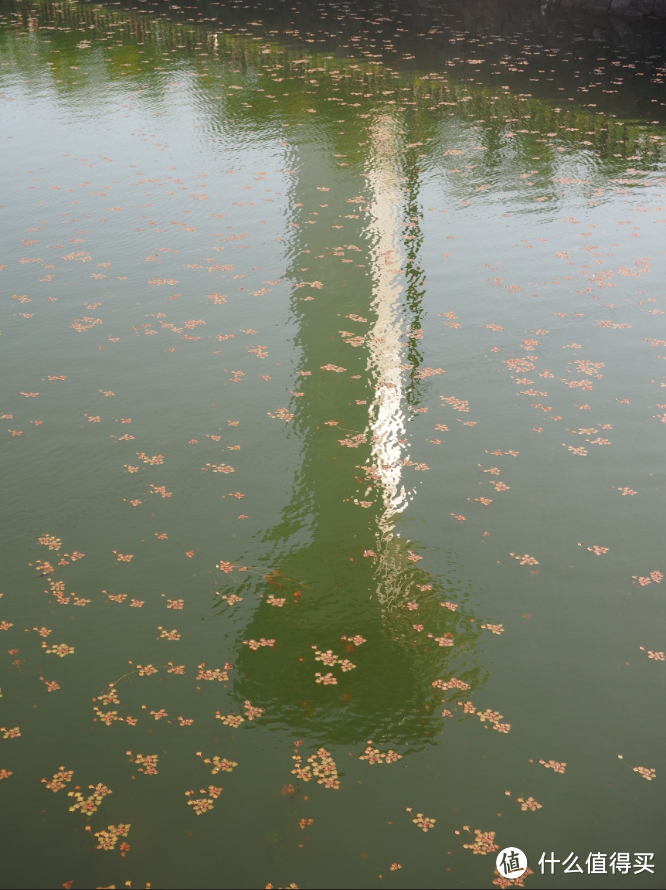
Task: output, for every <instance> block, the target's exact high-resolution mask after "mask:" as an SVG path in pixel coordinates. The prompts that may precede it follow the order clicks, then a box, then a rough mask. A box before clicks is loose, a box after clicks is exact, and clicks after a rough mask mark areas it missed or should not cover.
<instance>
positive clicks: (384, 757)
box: [358, 739, 402, 764]
mask: <svg viewBox="0 0 666 890" xmlns="http://www.w3.org/2000/svg"><path fill="white" fill-rule="evenodd" d="M358 759H359V760H367V761H368V763H371V764H372V763H396V761H398V760H402V754H398V752H397V751H394V750H393V749H392V748H389V749H388V751H380V750H379V749H378V748H373V747H372V739H368V746H367V748H366V749H365V751H364V752H363V754H361V755H360V757H359V758H358Z"/></svg>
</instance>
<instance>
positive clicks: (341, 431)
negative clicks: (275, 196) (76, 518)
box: [235, 120, 478, 744]
mask: <svg viewBox="0 0 666 890" xmlns="http://www.w3.org/2000/svg"><path fill="white" fill-rule="evenodd" d="M382 128H383V130H382V132H383V134H384V136H383V137H382V139H375V140H374V142H373V146H374V147H373V156H372V157H371V158H370V159H369V162H368V169H369V170H370V171H371V172H370V174H369V176H368V177H367V179H366V183H367V185H366V186H365V188H366V194H365V195H363V198H364V203H365V202H367V207H368V209H367V210H365V211H364V213H368V214H369V216H370V222H369V225H367V224H366V225H364V223H363V222H361V221H359V223H354V224H353V225H354V226H358V228H354V229H353V234H352V225H347V224H346V223H345V225H344V228H342V229H335V228H328V227H327V223H326V220H323V219H322V218H321V217H323V214H321V216H320V217H319V219H318V224H317V225H314V226H303V227H301V228H298V229H295V230H294V231H295V234H294V236H293V240H292V241H291V244H290V247H289V255H290V256H291V257H292V258H293V262H292V268H293V272H292V274H293V276H294V277H295V278H297V279H298V283H299V284H302V283H303V279H306V280H308V281H310V280H313V279H316V280H318V281H321V282H322V283H323V288H322V289H321V290H318V289H314V290H313V291H312V293H310V289H308V288H307V287H300V288H298V289H296V290H295V292H294V296H293V300H294V302H293V312H294V315H295V316H296V318H297V319H298V323H299V328H298V335H297V337H296V345H297V346H298V347H299V349H300V354H301V363H300V367H301V368H302V369H303V370H305V371H306V372H307V371H309V372H310V373H311V376H308V377H304V378H301V379H302V382H303V385H302V391H303V392H304V393H305V395H304V396H303V397H302V398H295V399H294V404H293V406H292V407H291V408H290V411H293V413H294V417H293V421H292V422H291V424H290V432H289V435H290V437H291V438H292V439H296V436H298V437H299V438H298V442H299V445H300V452H301V459H302V463H301V470H300V473H299V475H298V478H297V479H296V480H295V483H294V490H293V496H292V499H291V501H290V503H289V504H288V505H287V506H286V507H285V508H284V510H283V514H282V516H283V518H282V521H281V522H280V523H279V524H278V525H277V526H274V527H273V528H271V529H269V530H267V532H266V534H265V535H264V539H263V540H264V542H265V543H269V542H270V544H271V551H270V553H267V554H266V557H265V563H264V564H265V565H266V567H267V572H268V569H270V570H271V572H270V573H268V574H267V575H265V576H264V577H263V578H262V577H261V576H259V580H258V581H257V582H256V583H255V581H254V580H252V579H256V578H257V575H256V574H255V575H253V576H252V577H251V578H248V580H247V581H245V582H244V583H243V585H242V586H243V588H244V589H245V590H247V591H248V592H249V591H250V589H251V588H254V590H255V592H256V593H257V594H262V595H263V596H264V598H267V597H268V596H269V595H270V594H273V596H274V597H275V598H278V599H285V600H286V602H285V604H284V605H283V606H281V607H273V606H270V605H268V604H267V603H266V602H265V601H264V602H262V603H260V605H259V608H258V609H257V610H256V612H255V614H254V616H253V618H252V620H251V622H250V624H249V625H248V627H247V628H246V630H245V636H246V638H247V639H248V640H249V639H250V638H255V639H260V638H261V637H263V638H265V639H275V640H276V646H275V648H273V649H271V650H270V651H265V650H264V651H261V650H257V651H250V650H249V648H248V647H245V646H243V647H241V650H240V653H239V656H238V659H237V673H236V675H235V691H236V692H237V693H238V694H239V695H240V696H241V697H242V698H249V699H251V700H252V701H254V702H257V703H260V704H261V706H262V707H264V708H265V710H266V716H267V717H270V718H271V719H273V720H274V721H275V722H277V723H280V722H284V723H286V724H288V725H289V726H290V727H292V728H293V730H294V731H295V732H297V733H298V734H299V735H310V736H311V737H312V738H313V740H315V741H316V742H318V743H323V744H328V743H330V744H335V743H336V742H339V743H343V742H344V743H355V742H361V741H363V740H364V739H366V738H369V737H371V738H373V740H375V741H380V740H381V739H385V740H386V741H393V742H402V743H409V742H412V743H414V742H415V743H417V744H419V743H422V742H424V741H426V740H427V738H428V736H429V735H430V734H431V733H432V734H434V731H435V727H433V726H432V715H433V714H434V713H436V712H435V707H436V704H437V703H438V701H439V700H440V699H441V693H438V692H436V691H435V690H434V689H433V686H432V683H433V681H435V680H436V679H438V678H440V676H441V675H442V673H446V674H447V675H448V676H450V675H451V673H452V672H454V671H456V672H457V673H458V675H459V674H460V671H463V678H464V679H465V680H466V681H467V682H468V683H470V684H471V685H477V684H478V678H477V673H478V669H474V670H473V671H465V668H464V664H463V663H462V661H461V651H460V646H463V645H464V646H466V647H468V648H469V646H470V644H471V643H473V641H474V639H475V637H476V633H475V632H470V631H469V628H470V627H474V625H473V624H470V622H469V620H464V619H463V616H462V615H461V613H460V612H453V611H450V610H448V609H443V608H441V607H440V606H439V603H438V599H439V597H438V593H439V592H441V585H440V584H439V583H438V582H437V581H436V580H435V579H433V578H432V577H430V575H428V574H427V573H426V572H425V571H423V570H421V569H419V568H418V562H419V561H420V559H421V557H420V556H419V555H418V554H416V553H414V552H413V551H412V550H409V549H408V546H407V545H408V544H409V542H404V541H403V540H401V539H400V538H399V537H397V536H394V534H393V528H394V517H395V515H396V513H398V512H400V511H402V510H403V509H404V508H405V507H406V505H407V503H408V491H407V485H406V484H405V480H404V478H403V472H404V470H403V466H402V461H401V457H402V454H403V452H402V448H401V443H400V441H399V440H400V439H401V437H403V435H404V432H405V428H406V427H405V424H406V398H405V396H406V391H407V387H408V385H409V380H408V375H407V374H406V371H407V370H408V369H409V368H411V364H408V363H406V362H404V361H401V357H402V356H404V353H405V351H406V350H405V346H404V344H403V340H402V336H401V335H402V334H403V332H404V327H405V317H404V313H405V305H404V286H405V285H404V281H405V278H404V276H403V275H402V274H400V275H399V274H395V273H396V272H398V271H399V270H401V269H402V267H403V260H404V259H405V255H406V253H407V251H406V250H405V242H404V240H403V237H404V236H403V235H402V229H403V219H404V214H405V195H404V193H403V191H402V188H401V186H400V183H399V180H400V176H399V174H400V172H401V171H400V169H398V161H397V160H396V158H398V157H400V155H399V153H398V151H397V143H398V141H399V139H400V135H399V132H398V127H397V125H396V123H395V122H394V121H392V120H387V121H385V122H384V123H382ZM295 151H297V158H296V159H295V160H294V161H293V162H291V166H292V167H293V168H294V169H296V170H298V171H299V174H298V179H297V180H295V182H294V190H295V193H292V195H291V196H290V198H291V200H292V202H293V204H298V205H302V206H303V207H304V208H305V209H306V210H305V211H304V212H306V211H308V212H309V206H311V205H312V204H313V201H314V199H315V196H316V200H317V204H318V205H319V203H320V201H321V194H320V193H318V192H317V191H316V188H317V186H318V184H321V183H324V182H325V183H326V187H327V188H328V189H330V190H329V191H328V192H327V193H326V203H327V204H328V205H330V206H329V207H327V208H326V210H327V212H328V214H329V217H328V218H327V219H328V220H329V221H330V218H331V215H336V216H338V217H340V218H342V219H343V221H344V217H345V216H346V215H347V214H348V211H349V207H350V203H349V202H353V201H354V199H358V197H359V196H358V195H355V194H354V193H353V192H352V191H351V189H354V188H358V186H357V185H355V183H356V182H358V180H357V179H356V177H353V178H352V177H350V176H349V175H348V173H345V172H342V171H340V169H339V168H338V169H336V168H333V167H332V166H331V165H329V163H328V158H330V157H331V155H332V152H331V151H330V149H326V150H322V149H321V148H320V147H319V146H316V145H313V144H312V143H308V142H305V140H304V141H303V144H301V145H300V146H299V147H298V148H297V149H296V150H295ZM368 191H369V192H370V196H368V195H367V192H368ZM361 227H362V228H361ZM408 231H409V230H408ZM338 233H341V234H338ZM408 237H409V236H408ZM351 238H353V239H354V241H355V243H354V244H353V245H350V243H349V241H350V239H351ZM352 248H353V251H352ZM350 251H351V252H350ZM411 252H412V253H414V251H413V250H411ZM343 256H344V257H345V259H346V260H347V262H346V263H345V264H344V265H343V264H342V260H341V257H343ZM350 258H353V259H352V261H351V262H350ZM368 270H369V274H368ZM310 296H312V297H314V299H310V300H308V299H304V298H305V297H310ZM407 311H409V310H407ZM350 316H351V317H352V318H351V320H349V321H348V320H346V318H349V317H350ZM359 318H360V319H363V320H365V321H359ZM359 324H360V325H363V326H364V327H363V329H364V330H366V334H365V336H364V337H363V338H362V342H361V343H360V345H357V346H353V345H350V343H349V342H347V341H348V340H349V339H350V338H349V337H346V338H343V337H342V336H341V328H347V327H350V328H354V326H356V327H355V328H354V333H356V331H357V330H358V325H359ZM366 324H368V325H369V327H368V328H366V327H365V325H366ZM419 324H420V322H419ZM407 327H408V328H410V325H409V323H408V324H407ZM357 342H358V340H357ZM401 364H402V367H401ZM405 365H407V367H405ZM325 366H333V370H324V369H323V368H324V367H325ZM340 369H341V370H340ZM354 377H359V379H358V380H355V379H354ZM328 421H337V422H338V425H337V426H328V425H327V422H328ZM355 437H356V438H355ZM358 437H360V440H359V438H358ZM341 440H342V441H343V442H344V441H346V446H345V445H341V444H340V442H341ZM368 440H369V441H368ZM403 441H404V439H403ZM412 546H414V545H412ZM365 550H371V552H373V555H372V556H368V557H364V555H363V554H364V551H365ZM243 577H247V576H243ZM296 592H298V596H294V594H295V593H296ZM449 593H450V595H452V596H455V597H456V599H458V598H459V595H458V596H456V594H458V592H457V591H449ZM408 602H409V603H416V602H417V603H418V608H414V609H413V610H410V609H409V608H408V605H407V604H408ZM417 622H418V623H421V624H423V625H425V629H424V631H423V632H422V633H419V632H418V631H416V630H415V629H414V624H415V623H417ZM356 635H361V636H362V637H363V638H365V640H366V642H363V643H362V644H361V645H359V646H358V647H357V646H356V645H355V644H354V643H353V642H350V639H349V638H352V637H354V636H356ZM315 650H318V651H320V652H326V650H332V653H333V654H334V655H335V656H337V657H338V658H339V659H347V660H348V661H349V662H352V663H353V664H354V665H356V667H355V668H352V669H349V670H341V669H340V668H339V667H336V665H335V664H327V663H326V660H324V661H321V660H319V661H317V660H316V658H315V656H316V651H315ZM328 660H329V661H330V660H331V659H328ZM453 663H455V665H456V667H455V668H454V667H453ZM449 664H451V666H449ZM316 672H318V673H319V674H320V675H322V676H323V675H326V674H331V675H333V678H334V679H335V680H336V681H337V682H336V683H335V684H330V685H328V684H324V683H317V682H315V673H316ZM320 679H321V678H320Z"/></svg>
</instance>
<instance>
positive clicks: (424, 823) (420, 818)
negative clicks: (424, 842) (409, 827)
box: [407, 807, 437, 833]
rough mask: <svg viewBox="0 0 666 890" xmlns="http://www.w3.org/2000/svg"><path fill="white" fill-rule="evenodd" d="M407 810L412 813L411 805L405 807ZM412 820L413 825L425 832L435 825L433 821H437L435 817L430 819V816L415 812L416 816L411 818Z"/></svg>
mask: <svg viewBox="0 0 666 890" xmlns="http://www.w3.org/2000/svg"><path fill="white" fill-rule="evenodd" d="M407 812H408V813H411V814H412V815H414V814H413V812H412V808H411V807H407ZM412 822H413V823H414V825H417V826H418V827H419V828H420V829H421V831H424V832H426V833H427V832H428V831H431V830H432V829H433V828H434V827H435V822H437V819H432V818H430V816H424V815H423V813H417V814H416V816H415V817H414V818H413V819H412Z"/></svg>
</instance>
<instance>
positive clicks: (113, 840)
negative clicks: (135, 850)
mask: <svg viewBox="0 0 666 890" xmlns="http://www.w3.org/2000/svg"><path fill="white" fill-rule="evenodd" d="M131 827H132V826H131V824H130V823H129V822H128V823H127V824H123V823H122V822H121V823H120V825H109V826H108V827H107V829H106V830H103V831H96V832H95V837H96V838H97V843H96V844H95V849H96V850H115V847H116V844H117V843H118V838H121V837H127V836H128V834H129V832H130V828H131ZM129 848H130V845H129V844H121V845H120V849H121V850H122V851H123V852H126V851H127V850H129Z"/></svg>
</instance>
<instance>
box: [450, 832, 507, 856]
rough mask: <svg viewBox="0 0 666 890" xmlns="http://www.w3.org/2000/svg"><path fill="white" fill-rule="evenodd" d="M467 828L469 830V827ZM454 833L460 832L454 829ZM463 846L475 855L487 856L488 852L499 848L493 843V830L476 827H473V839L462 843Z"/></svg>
mask: <svg viewBox="0 0 666 890" xmlns="http://www.w3.org/2000/svg"><path fill="white" fill-rule="evenodd" d="M467 830H468V831H469V829H467ZM456 834H460V832H459V831H456ZM463 847H464V848H465V849H466V850H471V851H472V853H474V855H475V856H477V855H478V856H488V854H489V853H494V852H495V850H499V846H498V845H497V844H496V843H495V832H494V831H480V830H479V829H478V828H475V829H474V840H473V841H472V843H471V844H463Z"/></svg>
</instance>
